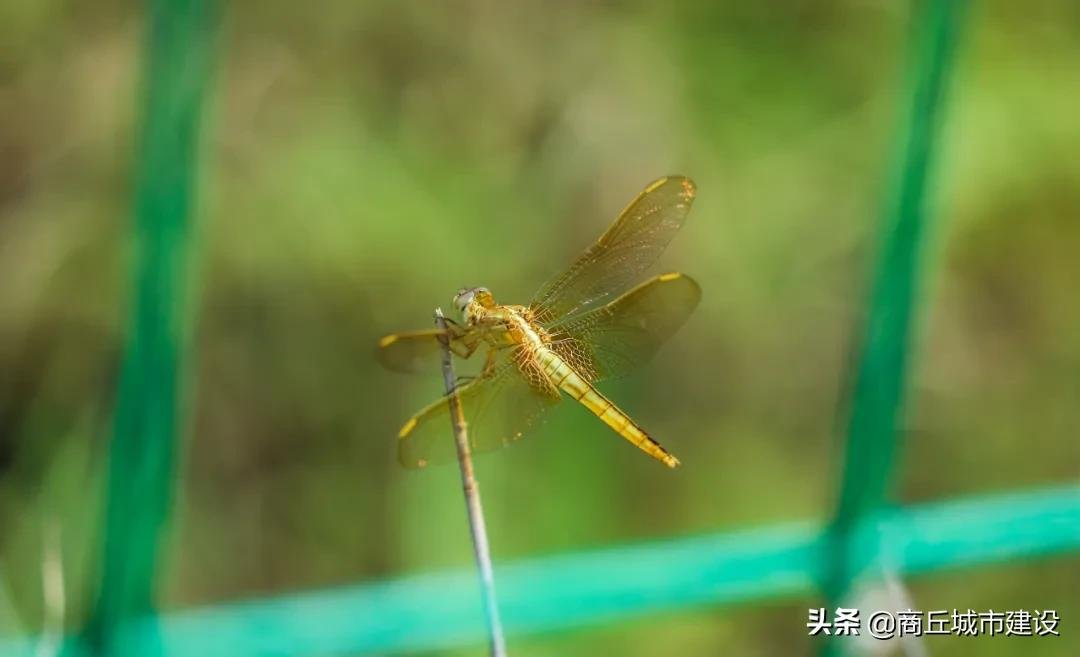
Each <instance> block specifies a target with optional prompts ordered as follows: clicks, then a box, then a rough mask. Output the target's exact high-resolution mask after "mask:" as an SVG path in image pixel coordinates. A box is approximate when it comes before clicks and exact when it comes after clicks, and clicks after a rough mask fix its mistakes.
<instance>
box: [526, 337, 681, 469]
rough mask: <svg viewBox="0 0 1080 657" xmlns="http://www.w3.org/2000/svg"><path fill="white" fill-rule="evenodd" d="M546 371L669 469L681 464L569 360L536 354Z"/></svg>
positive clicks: (544, 352)
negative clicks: (580, 373)
mask: <svg viewBox="0 0 1080 657" xmlns="http://www.w3.org/2000/svg"><path fill="white" fill-rule="evenodd" d="M537 356H538V358H537V360H538V361H539V364H540V366H541V367H542V368H543V370H544V374H546V375H547V376H548V378H550V379H551V383H552V384H553V385H555V387H557V388H558V389H560V390H562V391H563V392H565V393H566V394H568V395H570V396H571V397H573V398H574V399H576V400H577V401H578V402H579V403H580V404H581V405H582V406H584V407H585V408H587V409H589V411H590V412H591V413H592V414H593V415H595V416H596V417H598V418H600V420H601V421H603V423H604V424H606V425H608V426H609V427H611V428H612V429H614V430H615V432H616V433H618V434H619V435H620V436H622V437H623V438H625V439H626V440H627V441H629V442H630V443H631V444H633V445H634V446H636V447H637V448H638V449H640V450H641V451H643V452H645V453H646V454H648V455H649V456H651V457H653V458H654V459H656V460H658V461H660V462H661V463H663V464H664V465H666V466H668V467H669V468H675V467H678V466H679V459H677V458H675V456H674V455H673V454H671V453H670V452H668V451H667V450H666V449H664V447H663V446H662V445H661V444H660V443H658V442H656V441H655V440H653V438H652V437H651V436H649V434H647V433H645V430H644V429H642V428H641V427H639V426H638V425H637V424H636V423H635V422H634V421H633V420H632V419H630V416H629V415H627V414H626V413H624V412H623V411H622V410H621V409H620V408H619V407H618V406H616V405H615V403H614V402H612V401H611V400H610V399H608V398H607V397H605V396H604V395H602V394H601V393H600V391H599V390H597V389H596V388H595V387H593V385H592V384H591V383H589V382H588V381H586V380H585V379H584V378H583V377H582V376H581V375H579V374H578V373H577V372H575V371H574V368H573V367H571V366H570V365H569V364H568V363H567V362H566V361H564V360H563V359H562V358H561V357H559V355H558V354H556V353H555V352H554V351H552V350H551V349H548V348H546V347H545V348H543V349H541V350H540V353H539V354H537Z"/></svg>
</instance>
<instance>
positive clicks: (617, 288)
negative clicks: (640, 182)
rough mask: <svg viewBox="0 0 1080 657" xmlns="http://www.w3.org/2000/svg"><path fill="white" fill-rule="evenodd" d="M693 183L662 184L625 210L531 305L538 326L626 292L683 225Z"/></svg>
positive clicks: (669, 181) (684, 180) (670, 179)
mask: <svg viewBox="0 0 1080 657" xmlns="http://www.w3.org/2000/svg"><path fill="white" fill-rule="evenodd" d="M694 194H695V188H694V183H693V182H692V181H691V180H690V179H689V178H685V177H683V176H671V177H668V178H661V179H660V180H657V181H655V182H653V183H652V184H650V185H649V186H648V187H646V188H645V190H644V191H643V192H641V193H640V194H638V196H637V198H635V199H634V200H633V201H631V202H630V205H628V206H626V209H624V210H623V211H622V213H620V214H619V217H618V218H617V219H616V220H615V223H614V224H612V225H611V227H610V228H608V230H607V232H605V233H604V234H603V235H601V236H600V239H599V240H598V241H597V242H596V243H595V244H593V245H592V246H591V247H589V249H588V250H586V251H585V253H583V254H582V255H581V256H580V257H579V258H578V259H577V261H575V262H574V264H573V265H571V266H570V268H569V269H567V270H566V271H565V272H564V273H563V274H562V275H560V276H558V277H556V278H555V279H553V280H552V281H550V282H549V283H548V284H547V285H545V286H544V287H542V288H540V291H539V292H538V293H537V294H536V296H535V297H534V298H533V300H532V303H531V304H530V306H531V308H532V310H533V312H534V317H536V319H537V321H539V322H541V323H542V324H547V323H550V322H553V321H556V320H558V319H560V318H562V317H566V316H570V315H573V314H575V313H579V312H582V311H584V310H586V309H588V308H590V307H593V306H595V305H597V304H599V303H604V301H605V300H607V299H608V298H609V297H610V296H611V295H614V294H618V293H619V292H621V291H623V290H625V289H626V288H627V286H628V285H629V284H630V283H632V282H633V281H634V280H635V279H636V278H637V277H638V276H639V275H640V274H641V273H642V272H643V271H644V270H645V269H646V268H647V267H649V266H650V265H652V264H653V263H654V262H656V259H657V258H658V257H659V256H660V253H661V252H663V250H664V249H665V248H667V245H668V243H669V242H671V238H672V237H674V236H675V233H676V232H678V230H679V228H681V227H682V225H683V222H684V221H685V220H686V215H687V213H688V212H689V211H690V205H691V203H692V202H693V200H694Z"/></svg>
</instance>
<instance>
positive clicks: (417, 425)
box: [377, 176, 701, 468]
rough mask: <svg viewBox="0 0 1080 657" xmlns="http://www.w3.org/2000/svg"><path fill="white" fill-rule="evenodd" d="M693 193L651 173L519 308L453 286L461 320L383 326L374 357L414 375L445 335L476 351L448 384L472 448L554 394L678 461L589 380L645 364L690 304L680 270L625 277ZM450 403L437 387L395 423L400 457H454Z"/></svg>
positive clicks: (529, 419) (547, 405)
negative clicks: (474, 369)
mask: <svg viewBox="0 0 1080 657" xmlns="http://www.w3.org/2000/svg"><path fill="white" fill-rule="evenodd" d="M695 195H696V188H695V186H694V183H693V181H691V180H690V179H689V178H687V177H684V176H668V177H665V178H660V179H659V180H656V181H654V182H653V183H651V184H649V185H648V186H647V187H646V188H645V189H644V191H642V192H641V193H640V194H638V195H637V197H636V198H634V200H632V201H631V202H630V203H629V205H627V206H626V208H625V209H623V211H622V212H621V213H619V215H618V217H617V218H616V219H615V222H614V223H613V224H612V225H611V226H610V227H609V228H608V229H607V230H606V231H605V232H604V233H603V234H602V235H601V236H600V239H598V240H597V241H596V242H595V243H593V244H592V246H590V247H589V248H588V249H586V250H585V252H584V253H582V254H581V255H580V256H579V257H578V258H577V260H575V261H574V262H573V264H571V265H570V267H569V268H568V269H566V270H565V271H563V272H562V273H561V274H559V275H558V276H556V277H554V278H553V279H551V280H550V281H549V282H548V283H547V284H546V285H544V286H543V287H541V288H540V290H539V291H538V292H537V293H536V294H535V296H534V297H533V298H532V301H531V302H530V303H529V304H528V305H501V304H498V303H496V301H495V297H494V296H493V295H492V293H491V291H490V290H488V289H487V288H485V287H472V288H463V289H461V290H459V291H458V292H457V294H456V295H455V296H454V299H453V303H454V307H455V308H456V310H457V311H458V312H459V313H460V317H461V321H460V322H458V321H450V322H449V323H448V324H447V325H446V328H445V329H439V328H436V329H428V330H419V331H409V332H403V333H394V334H390V335H387V336H385V337H383V338H382V339H381V340H379V343H378V349H377V357H378V360H379V361H380V362H381V363H382V365H383V366H384V367H386V368H388V369H390V370H394V371H401V372H415V371H420V370H423V369H425V368H426V367H430V366H431V364H433V363H437V362H439V358H438V353H439V351H440V350H441V349H442V348H443V344H444V342H445V344H447V345H448V346H449V347H450V349H451V350H452V352H453V353H454V354H455V355H457V356H459V357H461V358H466V359H467V358H470V357H472V356H473V355H475V354H477V353H478V352H479V353H482V354H483V356H484V362H483V366H482V368H481V369H480V372H479V374H477V375H476V376H474V377H470V378H464V377H463V379H462V380H460V381H459V383H458V385H457V387H456V388H455V389H454V390H453V392H451V393H450V394H451V395H457V397H458V398H459V400H460V403H461V406H462V410H463V413H464V416H465V418H466V419H467V422H468V436H469V447H470V448H471V451H472V452H486V451H491V450H495V449H498V448H501V447H503V446H505V445H509V444H511V443H513V442H515V441H517V440H519V439H521V438H522V437H524V436H526V435H527V434H529V433H530V432H532V431H533V430H534V429H535V428H536V427H537V426H539V424H540V423H541V422H542V421H543V419H544V417H545V416H546V414H547V412H548V411H549V410H551V409H552V408H553V407H555V406H556V405H558V404H559V402H560V401H561V400H562V399H563V397H564V396H565V397H569V398H570V399H573V400H575V401H577V402H578V403H579V404H581V405H582V406H584V407H585V408H586V409H588V411H590V412H591V413H592V414H593V415H595V416H596V417H597V418H599V419H600V420H601V421H602V422H603V423H604V424H606V425H607V426H608V427H610V428H611V429H613V430H614V431H615V432H616V433H617V434H618V435H620V436H622V437H623V438H625V439H626V440H627V441H629V442H630V443H631V444H633V445H634V446H636V447H638V448H639V449H640V450H641V451H643V452H645V453H646V454H648V455H649V456H651V457H653V458H654V459H656V460H657V461H659V462H661V463H663V464H664V465H666V466H668V467H670V468H676V467H678V466H679V459H677V458H676V457H675V456H674V455H673V454H672V453H671V452H669V451H668V450H667V449H665V448H664V447H663V446H661V444H660V443H659V442H657V441H656V440H655V439H654V438H653V437H652V436H650V435H649V434H648V433H647V432H646V431H645V430H644V429H643V428H642V427H641V426H640V425H639V424H638V423H637V422H635V421H634V420H633V419H631V417H630V416H629V415H628V414H627V413H626V412H624V411H623V410H622V409H620V408H619V407H618V406H616V405H615V403H614V402H612V401H611V400H609V399H608V398H607V397H605V396H604V395H603V394H601V392H600V391H599V390H597V388H596V384H597V383H598V382H600V381H604V380H607V379H613V378H616V377H621V376H623V375H626V374H628V373H629V372H631V371H633V370H634V369H636V368H638V367H639V366H641V365H643V364H644V363H646V362H647V361H649V360H650V359H651V358H652V356H653V355H654V354H655V353H656V351H657V350H658V348H659V347H660V345H661V344H663V343H664V342H666V341H667V340H668V339H669V338H670V337H671V336H672V335H673V334H674V333H675V332H676V331H677V330H678V329H679V328H680V327H681V326H682V325H683V324H684V323H685V322H686V320H687V318H688V317H689V316H690V314H691V313H692V312H693V311H694V309H695V308H696V307H697V305H698V302H699V301H700V299H701V288H700V286H699V285H698V284H697V283H696V282H695V281H694V280H693V279H692V278H690V277H689V276H686V275H685V274H681V273H676V272H673V273H666V274H661V275H659V276H655V277H654V278H651V279H648V280H645V281H644V282H641V283H639V284H637V285H633V283H634V282H635V281H636V280H638V279H639V277H640V276H641V275H642V274H643V272H644V271H645V270H646V269H647V268H649V267H650V266H651V265H653V264H654V263H655V262H656V260H657V259H658V258H659V256H660V254H661V253H662V252H663V250H664V249H665V248H666V247H667V245H668V244H669V243H670V242H671V239H672V238H673V237H674V236H675V234H676V233H677V232H678V231H679V229H680V228H681V227H682V225H683V224H684V223H685V221H686V217H687V214H688V213H689V211H690V206H691V205H692V203H693V201H694V197H695ZM448 319H449V318H448ZM450 412H451V411H450V395H447V396H444V397H442V398H440V399H438V400H436V401H434V402H433V403H431V404H429V405H428V406H427V407H425V408H424V409H422V410H421V411H420V412H418V413H417V414H416V415H414V416H413V417H412V418H410V419H409V420H408V421H407V422H406V423H405V424H404V426H402V427H401V430H400V431H399V432H398V440H397V446H398V460H399V462H400V463H401V464H402V465H403V466H405V467H407V468H422V467H425V466H427V465H429V464H432V463H441V462H446V461H452V460H454V459H455V458H456V457H457V451H456V445H455V443H454V441H453V440H450V436H449V435H448V433H449V432H448V427H449V426H450Z"/></svg>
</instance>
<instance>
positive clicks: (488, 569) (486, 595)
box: [435, 308, 506, 657]
mask: <svg viewBox="0 0 1080 657" xmlns="http://www.w3.org/2000/svg"><path fill="white" fill-rule="evenodd" d="M435 325H436V326H437V327H438V328H440V329H442V330H444V331H445V330H446V326H447V325H446V317H445V316H444V315H443V312H442V309H441V308H436V309H435ZM440 342H442V346H443V361H442V370H443V382H444V383H445V384H446V394H447V395H448V397H449V403H450V424H451V426H452V428H453V430H454V442H455V443H456V444H457V454H458V464H459V465H460V466H461V487H462V490H463V491H464V492H465V508H466V510H467V511H468V514H469V531H470V532H471V533H472V543H473V553H474V554H475V555H476V567H477V569H478V570H479V571H480V595H481V596H482V598H483V603H484V615H485V617H486V620H487V625H488V632H489V634H490V635H491V654H492V657H506V639H505V638H504V637H503V629H502V621H501V620H500V619H499V604H498V599H497V598H496V596H495V571H494V569H493V568H492V566H491V548H490V547H489V546H488V537H487V526H486V525H485V523H484V507H483V505H482V504H481V503H480V485H479V484H478V483H477V482H476V475H475V474H474V472H473V464H472V454H471V452H470V449H469V434H468V427H467V426H466V424H465V413H464V412H463V411H462V410H461V400H460V399H459V398H458V396H457V377H456V376H455V374H454V359H453V354H452V352H451V351H450V342H449V340H448V339H447V338H445V337H443V338H440Z"/></svg>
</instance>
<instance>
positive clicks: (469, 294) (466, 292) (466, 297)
mask: <svg viewBox="0 0 1080 657" xmlns="http://www.w3.org/2000/svg"><path fill="white" fill-rule="evenodd" d="M475 293H476V291H475V290H470V289H467V288H461V289H460V290H458V292H457V294H455V295H454V307H455V308H457V309H458V312H465V308H466V307H467V306H468V305H469V304H470V303H472V300H473V295H474V294H475Z"/></svg>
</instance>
